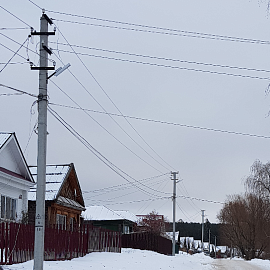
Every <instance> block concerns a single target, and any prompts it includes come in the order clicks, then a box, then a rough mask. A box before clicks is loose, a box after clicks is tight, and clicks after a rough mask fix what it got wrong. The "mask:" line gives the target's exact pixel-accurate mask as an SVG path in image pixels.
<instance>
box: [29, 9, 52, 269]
mask: <svg viewBox="0 0 270 270" xmlns="http://www.w3.org/2000/svg"><path fill="white" fill-rule="evenodd" d="M48 23H49V24H52V23H53V22H52V21H51V19H49V18H48V16H47V15H46V14H45V13H44V11H43V14H42V16H41V18H40V32H36V31H35V32H32V33H31V35H39V36H40V66H39V67H33V66H32V65H31V69H32V70H39V95H38V157H37V192H36V216H35V246H34V270H43V261H44V232H45V191H46V150H47V103H48V98H47V82H48V74H47V73H48V70H54V67H48V54H51V53H52V52H51V51H50V49H49V48H48V36H49V35H55V32H48Z"/></svg>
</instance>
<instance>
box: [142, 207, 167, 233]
mask: <svg viewBox="0 0 270 270" xmlns="http://www.w3.org/2000/svg"><path fill="white" fill-rule="evenodd" d="M138 217H139V221H138V224H137V230H138V231H148V232H152V233H155V234H159V235H163V234H165V232H166V222H167V219H166V218H164V216H163V215H159V213H158V212H156V211H155V210H153V211H152V212H150V213H149V214H147V215H140V216H138Z"/></svg>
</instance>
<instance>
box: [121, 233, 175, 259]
mask: <svg viewBox="0 0 270 270" xmlns="http://www.w3.org/2000/svg"><path fill="white" fill-rule="evenodd" d="M122 247H123V248H135V249H142V250H152V251H155V252H158V253H161V254H165V255H171V254H172V241H171V240H170V239H168V238H165V237H163V236H161V235H157V234H154V233H152V232H135V233H131V234H123V235H122Z"/></svg>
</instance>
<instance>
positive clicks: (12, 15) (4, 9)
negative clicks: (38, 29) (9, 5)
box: [0, 6, 33, 28]
mask: <svg viewBox="0 0 270 270" xmlns="http://www.w3.org/2000/svg"><path fill="white" fill-rule="evenodd" d="M0 8H2V9H3V10H5V11H6V12H7V13H9V14H10V15H11V16H13V17H15V18H16V19H17V20H19V21H20V22H22V23H24V24H25V25H27V26H28V27H29V28H33V27H32V26H31V25H29V24H28V23H27V22H25V21H23V20H22V19H20V18H19V17H17V16H16V15H14V14H13V13H11V12H10V11H8V10H7V9H5V8H4V7H2V6H0Z"/></svg>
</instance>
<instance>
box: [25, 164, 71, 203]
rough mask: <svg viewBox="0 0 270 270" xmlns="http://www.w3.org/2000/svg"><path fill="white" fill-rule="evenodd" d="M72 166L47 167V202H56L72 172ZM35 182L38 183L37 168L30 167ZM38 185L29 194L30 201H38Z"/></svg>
mask: <svg viewBox="0 0 270 270" xmlns="http://www.w3.org/2000/svg"><path fill="white" fill-rule="evenodd" d="M70 165H71V164H68V165H47V166H46V193H45V200H49V201H50V200H55V199H56V197H57V194H58V191H59V190H60V188H61V186H62V184H63V182H64V180H65V179H66V177H67V174H68V172H69V170H70ZM29 169H30V171H31V173H32V175H33V178H34V180H35V182H37V167H36V166H30V167H29ZM36 190H37V185H34V186H33V187H32V188H31V189H30V191H29V194H28V199H29V200H30V201H35V200H36Z"/></svg>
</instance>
